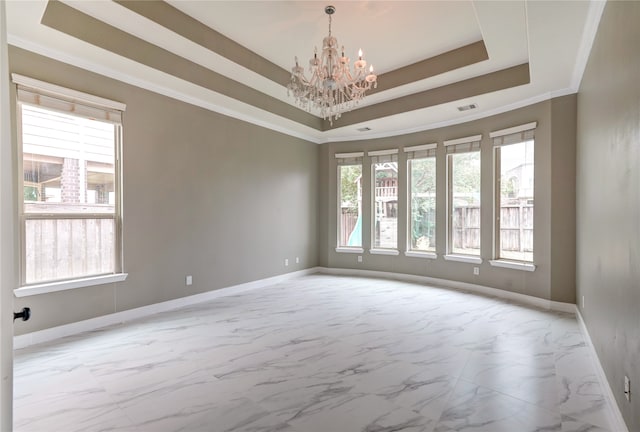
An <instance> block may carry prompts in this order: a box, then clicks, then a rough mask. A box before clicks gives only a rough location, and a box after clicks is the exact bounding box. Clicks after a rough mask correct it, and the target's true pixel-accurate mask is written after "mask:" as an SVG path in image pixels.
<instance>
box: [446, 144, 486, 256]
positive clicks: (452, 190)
mask: <svg viewBox="0 0 640 432" xmlns="http://www.w3.org/2000/svg"><path fill="white" fill-rule="evenodd" d="M480 139H481V136H474V137H469V138H461V139H457V140H452V141H445V142H444V145H445V146H446V149H447V191H448V194H447V254H449V255H472V256H476V257H479V256H480Z"/></svg>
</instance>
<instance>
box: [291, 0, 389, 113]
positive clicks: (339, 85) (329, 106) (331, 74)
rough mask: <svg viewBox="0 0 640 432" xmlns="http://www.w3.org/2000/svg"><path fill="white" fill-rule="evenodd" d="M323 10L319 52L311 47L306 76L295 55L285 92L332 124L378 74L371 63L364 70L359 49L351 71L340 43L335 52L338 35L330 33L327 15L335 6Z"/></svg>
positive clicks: (374, 81) (361, 97)
mask: <svg viewBox="0 0 640 432" xmlns="http://www.w3.org/2000/svg"><path fill="white" fill-rule="evenodd" d="M324 11H325V13H326V14H327V15H329V35H328V36H327V37H325V38H324V39H323V40H322V53H321V54H320V55H318V48H317V47H316V48H315V50H314V54H313V57H312V58H311V60H309V73H310V77H309V78H307V77H306V76H305V74H304V68H303V67H302V66H300V65H299V64H298V57H296V58H295V59H296V65H295V66H294V67H293V68H291V80H290V82H289V85H287V94H288V95H291V94H293V97H294V98H295V101H296V104H297V105H298V106H300V107H301V108H303V109H305V110H306V111H309V112H311V111H312V110H318V111H320V114H321V115H322V118H323V119H325V120H327V119H328V120H329V123H330V124H331V125H333V121H334V120H337V119H339V118H340V116H341V115H342V113H344V112H347V111H351V110H352V109H353V108H355V107H356V106H357V105H358V103H360V101H361V100H362V99H363V98H364V95H365V93H366V91H367V90H369V89H370V88H371V87H372V86H373V87H374V88H375V87H377V86H378V82H377V79H378V77H377V76H376V75H375V74H374V73H373V66H370V68H369V73H368V74H367V73H366V71H365V69H366V66H367V62H366V61H365V60H364V59H363V58H362V50H360V51H359V52H358V60H357V61H356V62H354V63H353V73H352V72H351V67H350V65H349V62H350V59H349V58H348V57H346V56H345V55H344V46H343V47H342V55H341V56H338V49H337V47H338V39H336V38H335V37H334V36H332V35H331V15H333V14H334V13H335V11H336V8H335V6H327V7H325V8H324Z"/></svg>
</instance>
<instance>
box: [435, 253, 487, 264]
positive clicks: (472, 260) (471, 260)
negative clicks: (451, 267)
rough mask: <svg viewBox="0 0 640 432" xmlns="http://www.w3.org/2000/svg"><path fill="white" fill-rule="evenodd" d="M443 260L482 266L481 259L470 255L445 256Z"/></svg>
mask: <svg viewBox="0 0 640 432" xmlns="http://www.w3.org/2000/svg"><path fill="white" fill-rule="evenodd" d="M444 259H445V260H447V261H457V262H463V263H467V264H482V258H480V257H474V256H471V255H445V256H444Z"/></svg>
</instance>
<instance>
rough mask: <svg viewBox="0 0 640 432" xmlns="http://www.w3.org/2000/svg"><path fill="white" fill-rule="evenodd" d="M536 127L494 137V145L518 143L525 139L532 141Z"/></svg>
mask: <svg viewBox="0 0 640 432" xmlns="http://www.w3.org/2000/svg"><path fill="white" fill-rule="evenodd" d="M534 136H535V129H529V130H524V131H520V132H515V133H511V134H508V135H500V136H495V137H493V145H494V146H502V145H509V144H517V143H521V142H525V141H531V140H533V139H534Z"/></svg>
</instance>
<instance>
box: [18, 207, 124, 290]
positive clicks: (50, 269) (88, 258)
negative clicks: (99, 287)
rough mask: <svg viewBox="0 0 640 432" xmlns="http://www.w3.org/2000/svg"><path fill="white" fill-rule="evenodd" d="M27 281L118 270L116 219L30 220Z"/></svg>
mask: <svg viewBox="0 0 640 432" xmlns="http://www.w3.org/2000/svg"><path fill="white" fill-rule="evenodd" d="M25 228H26V233H25V234H26V235H25V250H26V262H25V265H26V282H27V283H37V282H39V281H44V280H56V279H67V278H73V277H78V276H86V275H91V274H104V273H111V272H113V271H114V262H115V261H114V256H115V245H114V239H115V233H114V230H115V224H114V219H29V220H27V221H26V227H25Z"/></svg>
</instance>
